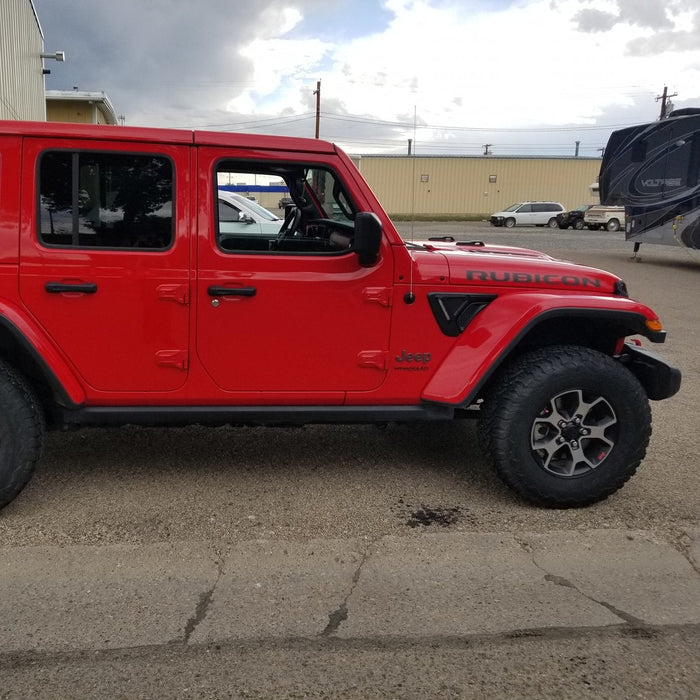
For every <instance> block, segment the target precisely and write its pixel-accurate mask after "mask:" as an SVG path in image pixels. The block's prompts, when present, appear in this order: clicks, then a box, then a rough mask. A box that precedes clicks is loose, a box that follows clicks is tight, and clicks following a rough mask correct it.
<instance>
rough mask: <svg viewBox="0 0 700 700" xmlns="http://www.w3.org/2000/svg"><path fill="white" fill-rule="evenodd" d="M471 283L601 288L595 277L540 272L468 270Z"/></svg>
mask: <svg viewBox="0 0 700 700" xmlns="http://www.w3.org/2000/svg"><path fill="white" fill-rule="evenodd" d="M467 280H468V281H470V282H511V283H516V284H548V285H550V286H552V287H560V286H565V287H601V286H602V283H601V281H600V280H599V279H596V278H595V277H578V276H577V275H554V274H544V275H542V274H540V273H538V272H535V273H532V272H492V271H488V270H467Z"/></svg>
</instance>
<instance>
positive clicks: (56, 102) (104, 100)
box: [46, 90, 118, 124]
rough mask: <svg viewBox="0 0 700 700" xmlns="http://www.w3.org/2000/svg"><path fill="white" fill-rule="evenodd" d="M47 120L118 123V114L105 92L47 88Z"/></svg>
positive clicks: (80, 122) (79, 122)
mask: <svg viewBox="0 0 700 700" xmlns="http://www.w3.org/2000/svg"><path fill="white" fill-rule="evenodd" d="M46 121H49V122H75V123H78V124H117V123H118V121H117V115H116V112H115V111H114V107H113V106H112V103H111V102H110V101H109V98H108V97H107V95H105V94H104V92H87V91H85V90H47V91H46Z"/></svg>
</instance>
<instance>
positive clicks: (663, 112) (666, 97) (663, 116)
mask: <svg viewBox="0 0 700 700" xmlns="http://www.w3.org/2000/svg"><path fill="white" fill-rule="evenodd" d="M676 95H678V93H677V92H674V93H673V95H669V94H668V88H667V87H666V86H665V85H664V93H663V95H659V96H658V97H657V98H656V102H658V101H659V100H661V113H660V114H659V121H661V120H662V119H666V109H667V108H668V105H669V101H670V99H671V98H672V97H676Z"/></svg>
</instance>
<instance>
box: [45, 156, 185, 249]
mask: <svg viewBox="0 0 700 700" xmlns="http://www.w3.org/2000/svg"><path fill="white" fill-rule="evenodd" d="M173 186H174V179H173V168H172V163H171V162H170V160H169V159H168V158H164V157H161V156H153V155H147V154H129V153H100V152H70V151H50V152H47V153H44V154H42V156H41V159H40V161H39V201H38V207H39V217H38V221H39V232H38V234H39V240H40V242H41V243H42V244H44V245H45V246H61V247H66V246H69V247H88V248H139V249H144V248H150V249H153V250H163V249H164V248H168V247H170V245H172V242H173Z"/></svg>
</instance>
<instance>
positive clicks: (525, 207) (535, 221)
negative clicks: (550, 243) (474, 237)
mask: <svg viewBox="0 0 700 700" xmlns="http://www.w3.org/2000/svg"><path fill="white" fill-rule="evenodd" d="M563 211H566V210H565V209H564V207H563V206H562V205H561V204H559V203H558V202H517V203H515V204H511V205H510V206H509V207H508V208H507V209H504V210H503V211H497V212H496V213H495V214H491V226H507V227H508V228H511V227H512V226H549V228H556V227H557V214H561V213H562V212H563Z"/></svg>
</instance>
